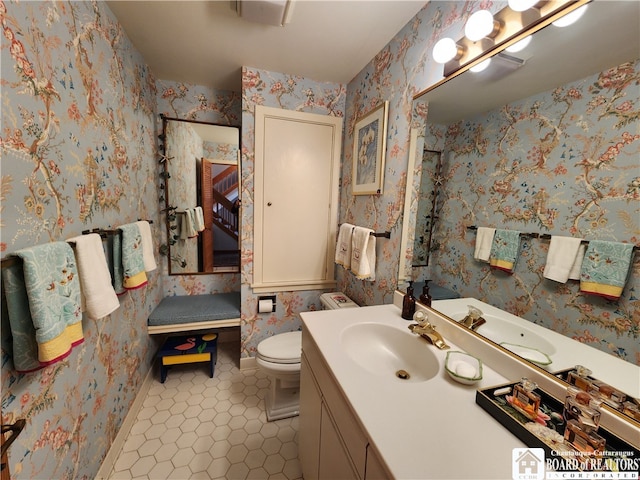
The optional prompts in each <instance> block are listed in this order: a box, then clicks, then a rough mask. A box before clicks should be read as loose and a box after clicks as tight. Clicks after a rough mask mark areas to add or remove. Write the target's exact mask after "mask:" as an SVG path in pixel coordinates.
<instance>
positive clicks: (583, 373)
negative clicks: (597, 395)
mask: <svg viewBox="0 0 640 480" xmlns="http://www.w3.org/2000/svg"><path fill="white" fill-rule="evenodd" d="M589 375H591V370H589V369H588V368H586V367H583V366H582V365H576V367H575V368H574V369H573V370H572V371H570V372H569V373H568V374H567V380H568V381H569V383H570V384H571V385H575V386H576V387H578V388H579V389H580V390H584V391H585V392H588V391H589V390H591V380H590V379H589V378H588V377H589Z"/></svg>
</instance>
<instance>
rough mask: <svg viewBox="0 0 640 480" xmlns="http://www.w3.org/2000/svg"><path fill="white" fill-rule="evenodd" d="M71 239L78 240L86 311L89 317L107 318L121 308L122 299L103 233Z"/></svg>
mask: <svg viewBox="0 0 640 480" xmlns="http://www.w3.org/2000/svg"><path fill="white" fill-rule="evenodd" d="M67 242H70V243H75V256H76V262H77V263H78V277H79V278H80V291H81V293H82V311H83V312H85V311H86V312H87V316H88V317H89V318H91V319H94V320H97V319H99V318H102V317H106V316H107V315H109V314H110V313H112V312H113V311H114V310H117V308H118V307H119V306H120V301H119V300H118V296H117V295H116V292H115V290H114V289H113V286H112V285H111V274H110V273H109V266H108V265H107V259H106V257H105V255H104V249H103V247H102V239H101V238H100V235H98V234H97V233H90V234H88V235H80V236H78V237H74V238H70V239H69V240H67Z"/></svg>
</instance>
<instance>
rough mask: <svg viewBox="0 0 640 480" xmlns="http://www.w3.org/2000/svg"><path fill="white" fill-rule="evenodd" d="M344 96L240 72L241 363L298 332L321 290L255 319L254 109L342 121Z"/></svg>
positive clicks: (295, 295) (293, 296) (331, 87)
mask: <svg viewBox="0 0 640 480" xmlns="http://www.w3.org/2000/svg"><path fill="white" fill-rule="evenodd" d="M345 93H346V92H345V86H344V85H341V84H335V83H327V82H317V81H313V80H310V79H307V78H302V77H299V76H295V75H286V74H282V73H276V72H269V71H266V70H260V69H256V68H251V67H243V69H242V141H241V143H242V192H241V198H242V224H241V226H240V229H241V233H240V234H241V237H242V239H241V242H240V243H241V252H240V254H241V260H240V262H241V275H242V280H241V282H242V290H241V292H242V307H241V310H242V333H241V341H242V347H241V348H242V352H241V356H242V357H254V356H255V354H256V348H257V346H258V343H260V341H261V340H263V339H265V338H267V337H270V336H272V335H275V334H277V333H282V332H289V331H294V330H298V329H299V328H300V327H301V325H300V318H299V315H298V314H299V313H300V312H304V311H309V310H316V309H319V308H320V295H321V294H322V293H324V290H322V291H319V290H308V291H295V292H279V293H277V295H276V311H275V312H274V313H272V314H269V315H267V314H258V313H257V312H258V295H256V294H254V293H253V291H252V289H251V283H252V280H253V190H254V185H253V172H254V144H255V142H254V138H255V137H254V133H255V106H256V105H264V106H267V107H276V108H284V109H287V110H295V111H299V112H307V113H317V114H323V115H331V116H337V117H343V116H344V103H345Z"/></svg>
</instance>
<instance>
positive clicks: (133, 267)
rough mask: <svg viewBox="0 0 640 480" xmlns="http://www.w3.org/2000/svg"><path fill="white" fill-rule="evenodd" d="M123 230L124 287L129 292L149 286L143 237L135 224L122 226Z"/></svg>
mask: <svg viewBox="0 0 640 480" xmlns="http://www.w3.org/2000/svg"><path fill="white" fill-rule="evenodd" d="M120 230H122V268H123V274H124V281H123V285H124V288H126V289H127V290H133V289H135V288H141V287H144V286H145V285H146V284H147V274H146V273H145V270H144V255H143V253H142V235H141V234H140V228H138V225H137V224H135V223H128V224H126V225H121V226H120Z"/></svg>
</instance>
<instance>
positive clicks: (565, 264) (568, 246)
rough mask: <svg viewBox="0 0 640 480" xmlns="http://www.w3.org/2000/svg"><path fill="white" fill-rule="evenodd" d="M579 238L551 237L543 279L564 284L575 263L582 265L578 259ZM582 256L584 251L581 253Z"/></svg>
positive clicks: (579, 258)
mask: <svg viewBox="0 0 640 480" xmlns="http://www.w3.org/2000/svg"><path fill="white" fill-rule="evenodd" d="M581 241H582V239H581V238H573V237H560V236H557V235H553V236H552V237H551V242H550V243H549V252H548V253H547V262H546V264H545V266H544V277H545V278H548V279H549V280H553V281H555V282H560V283H566V282H567V280H569V278H570V275H571V271H572V270H574V268H575V267H574V265H575V264H576V263H579V264H580V265H581V264H582V257H580V255H579V253H580V242H581ZM582 253H583V255H584V250H583V251H582Z"/></svg>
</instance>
